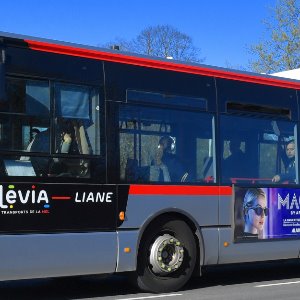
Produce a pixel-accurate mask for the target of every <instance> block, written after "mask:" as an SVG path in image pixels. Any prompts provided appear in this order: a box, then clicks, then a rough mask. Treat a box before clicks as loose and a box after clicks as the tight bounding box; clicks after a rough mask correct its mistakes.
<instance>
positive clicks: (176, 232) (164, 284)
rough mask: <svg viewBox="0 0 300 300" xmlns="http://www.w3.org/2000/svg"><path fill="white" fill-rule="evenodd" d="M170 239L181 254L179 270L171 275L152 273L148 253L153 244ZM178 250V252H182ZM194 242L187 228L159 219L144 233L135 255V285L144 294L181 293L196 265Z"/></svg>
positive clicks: (171, 221)
mask: <svg viewBox="0 0 300 300" xmlns="http://www.w3.org/2000/svg"><path fill="white" fill-rule="evenodd" d="M162 236H163V237H165V236H171V237H174V238H175V239H176V241H180V244H181V245H182V248H181V249H182V250H183V251H184V252H183V253H184V255H183V258H182V259H181V263H180V266H179V267H178V269H175V268H174V270H173V271H171V272H166V273H165V274H161V273H164V272H156V273H155V272H153V269H154V267H153V265H152V264H151V263H150V252H151V249H153V245H154V243H155V241H157V240H158V239H161V238H162ZM182 250H181V251H182ZM196 255H197V249H196V241H195V236H194V234H193V232H192V230H191V229H190V227H189V226H188V225H187V224H186V223H185V222H184V221H183V220H179V219H176V218H173V217H165V218H161V219H159V220H158V221H156V222H155V223H154V224H152V225H151V226H150V227H149V228H148V229H147V230H146V231H145V233H144V235H143V238H142V241H141V244H140V247H139V253H138V260H137V272H136V283H137V285H138V287H139V288H140V289H141V290H143V291H147V292H153V293H167V292H171V291H176V290H179V289H181V288H182V287H183V286H184V285H185V284H186V282H187V281H188V280H189V279H190V278H191V276H192V274H193V271H194V268H195V263H196Z"/></svg>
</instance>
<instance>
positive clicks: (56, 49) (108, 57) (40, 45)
mask: <svg viewBox="0 0 300 300" xmlns="http://www.w3.org/2000/svg"><path fill="white" fill-rule="evenodd" d="M24 41H25V42H26V43H27V44H28V47H29V48H30V49H32V50H38V51H44V52H51V53H57V54H64V55H70V56H79V57H85V58H91V59H96V60H105V61H110V62H117V63H123V64H130V65H136V66H142V67H149V68H155V69H162V70H168V71H177V72H182V73H189V74H197V75H205V76H214V77H218V78H225V79H232V80H239V81H244V82H251V83H258V84H265V85H271V86H279V87H287V88H293V89H298V90H300V84H299V83H296V82H291V81H287V80H284V79H276V78H275V77H274V78H267V77H258V76H255V75H251V74H249V75H248V74H242V73H237V72H233V71H226V70H219V69H213V68H205V67H202V66H189V65H184V64H179V63H175V62H166V61H159V60H154V59H150V58H143V57H135V56H129V55H124V54H117V53H108V52H102V51H99V50H93V49H84V48H77V47H72V46H66V45H58V44H51V43H47V42H40V41H33V40H24Z"/></svg>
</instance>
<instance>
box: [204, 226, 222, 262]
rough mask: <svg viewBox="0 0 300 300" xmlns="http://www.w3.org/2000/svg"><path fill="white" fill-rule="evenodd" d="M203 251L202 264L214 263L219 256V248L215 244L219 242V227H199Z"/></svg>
mask: <svg viewBox="0 0 300 300" xmlns="http://www.w3.org/2000/svg"><path fill="white" fill-rule="evenodd" d="M201 233H202V238H203V244H204V253H200V255H203V257H202V259H203V265H216V264H217V263H218V258H219V248H218V247H216V245H218V244H219V228H201Z"/></svg>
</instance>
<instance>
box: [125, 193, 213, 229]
mask: <svg viewBox="0 0 300 300" xmlns="http://www.w3.org/2000/svg"><path fill="white" fill-rule="evenodd" d="M170 211H182V212H184V213H186V214H187V215H189V216H191V217H192V218H193V219H194V220H196V222H197V223H198V224H199V225H200V226H215V225H216V224H218V196H195V195H193V196H190V195H180V196H177V195H129V197H128V203H127V208H126V220H125V221H124V223H123V224H122V226H121V228H140V227H142V226H143V224H145V223H147V221H148V220H150V219H151V218H153V217H155V216H156V215H159V214H161V213H163V212H170Z"/></svg>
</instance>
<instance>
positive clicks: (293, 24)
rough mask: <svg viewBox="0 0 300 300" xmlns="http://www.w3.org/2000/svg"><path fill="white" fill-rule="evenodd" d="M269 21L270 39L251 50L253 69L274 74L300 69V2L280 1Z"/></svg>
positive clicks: (296, 0) (297, 0) (291, 0)
mask: <svg viewBox="0 0 300 300" xmlns="http://www.w3.org/2000/svg"><path fill="white" fill-rule="evenodd" d="M271 16H272V21H267V22H266V26H267V33H268V34H269V38H268V39H267V40H265V41H262V42H260V43H258V44H256V45H253V46H252V47H251V48H250V51H251V52H252V54H253V55H254V57H255V59H254V60H253V61H250V68H251V69H252V70H254V71H256V72H259V73H274V72H280V71H285V70H291V69H296V68H300V0H278V2H277V5H276V6H275V7H274V8H273V9H272V15H271Z"/></svg>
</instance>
